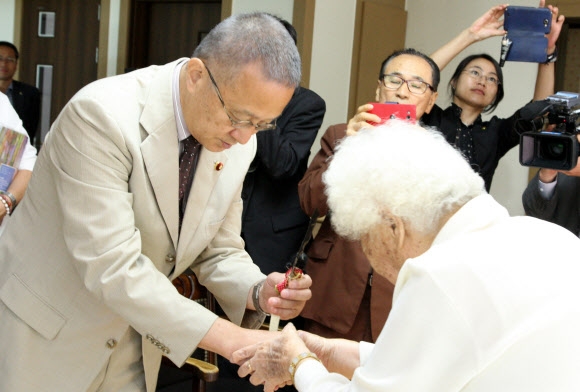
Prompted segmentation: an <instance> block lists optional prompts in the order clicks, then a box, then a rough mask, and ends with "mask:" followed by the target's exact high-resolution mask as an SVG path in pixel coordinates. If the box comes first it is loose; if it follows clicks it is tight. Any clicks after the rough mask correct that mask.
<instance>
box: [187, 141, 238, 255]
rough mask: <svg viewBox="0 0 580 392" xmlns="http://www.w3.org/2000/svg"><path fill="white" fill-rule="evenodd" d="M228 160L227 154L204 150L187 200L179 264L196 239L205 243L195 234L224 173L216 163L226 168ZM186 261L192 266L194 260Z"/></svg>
mask: <svg viewBox="0 0 580 392" xmlns="http://www.w3.org/2000/svg"><path fill="white" fill-rule="evenodd" d="M227 160H228V156H227V154H226V153H225V152H211V151H209V150H206V149H205V148H202V151H201V154H200V156H199V161H198V162H197V168H196V171H195V177H194V178H193V184H192V186H191V191H190V192H189V198H188V199H187V207H186V209H185V215H184V216H183V223H182V226H181V233H180V235H179V245H178V248H177V262H178V263H179V262H180V261H181V259H182V256H184V251H185V249H188V250H191V248H192V247H193V246H195V245H194V244H191V241H192V240H193V239H194V238H196V239H199V240H201V241H204V237H205V236H203V235H197V236H196V235H195V234H196V232H197V230H198V229H199V226H200V223H201V222H202V217H203V214H204V212H205V211H206V209H207V205H208V203H209V201H210V196H211V195H212V192H213V191H214V188H215V184H216V182H217V181H218V179H219V177H220V175H221V173H222V171H221V170H217V169H216V163H219V162H221V163H222V164H223V165H224V166H225V165H226V164H227ZM216 197H217V196H216ZM184 261H185V262H186V263H188V264H191V262H192V261H193V260H184Z"/></svg>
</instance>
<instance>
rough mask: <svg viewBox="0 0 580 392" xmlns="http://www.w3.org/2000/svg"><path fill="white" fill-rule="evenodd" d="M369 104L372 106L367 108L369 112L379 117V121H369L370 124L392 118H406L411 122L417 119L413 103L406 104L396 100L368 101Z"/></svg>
mask: <svg viewBox="0 0 580 392" xmlns="http://www.w3.org/2000/svg"><path fill="white" fill-rule="evenodd" d="M370 104H371V105H373V108H372V109H371V110H369V113H372V114H376V115H377V116H379V117H380V118H381V122H380V123H378V124H376V123H374V122H369V124H371V125H379V124H383V123H385V122H386V121H387V120H390V119H393V118H398V119H401V120H408V121H411V122H416V121H417V114H416V110H415V105H408V104H402V103H397V102H385V103H380V102H370Z"/></svg>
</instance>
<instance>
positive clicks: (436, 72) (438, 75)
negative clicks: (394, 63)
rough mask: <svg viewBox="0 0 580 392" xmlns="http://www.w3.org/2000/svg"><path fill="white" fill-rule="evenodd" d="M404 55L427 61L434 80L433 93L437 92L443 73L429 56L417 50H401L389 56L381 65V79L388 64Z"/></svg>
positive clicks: (432, 84)
mask: <svg viewBox="0 0 580 392" xmlns="http://www.w3.org/2000/svg"><path fill="white" fill-rule="evenodd" d="M404 54H408V55H410V56H417V57H420V58H422V59H423V60H425V61H426V62H427V63H428V64H429V66H430V67H431V78H432V79H433V81H432V83H431V87H433V91H437V87H439V81H440V80H441V72H440V71H439V66H438V65H437V64H436V63H435V61H433V59H432V58H431V57H429V56H427V55H426V54H425V53H422V52H419V51H418V50H417V49H413V48H405V49H400V50H395V51H394V52H393V53H391V54H390V55H389V57H387V58H386V59H384V60H383V62H382V64H381V69H380V71H379V79H380V78H381V77H382V76H383V73H384V70H385V68H386V66H387V64H388V63H389V62H390V61H391V60H392V59H394V58H395V57H399V56H402V55H404Z"/></svg>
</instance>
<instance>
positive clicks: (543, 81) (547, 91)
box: [534, 0, 565, 101]
mask: <svg viewBox="0 0 580 392" xmlns="http://www.w3.org/2000/svg"><path fill="white" fill-rule="evenodd" d="M544 6H545V0H540V7H544ZM547 8H548V9H549V10H550V11H552V28H551V29H550V33H549V34H548V35H547V38H548V49H547V54H548V57H549V56H550V55H553V54H554V52H555V51H556V41H557V40H558V37H559V36H560V31H562V25H563V24H564V19H565V18H564V15H558V7H554V6H552V5H548V6H547ZM555 66H556V65H555V63H554V62H549V63H544V64H542V63H540V64H538V75H537V76H536V87H535V89H534V101H537V100H540V99H545V98H546V97H547V96H549V95H552V94H554V83H555V76H554V74H555V69H554V68H555Z"/></svg>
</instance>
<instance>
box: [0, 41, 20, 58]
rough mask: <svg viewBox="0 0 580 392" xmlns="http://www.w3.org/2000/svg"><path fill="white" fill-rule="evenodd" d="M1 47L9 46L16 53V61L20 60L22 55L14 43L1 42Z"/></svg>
mask: <svg viewBox="0 0 580 392" xmlns="http://www.w3.org/2000/svg"><path fill="white" fill-rule="evenodd" d="M0 46H8V47H9V48H10V49H12V50H13V51H14V53H15V54H16V60H18V57H20V53H18V49H17V48H16V45H14V44H13V43H12V42H8V41H0Z"/></svg>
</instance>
